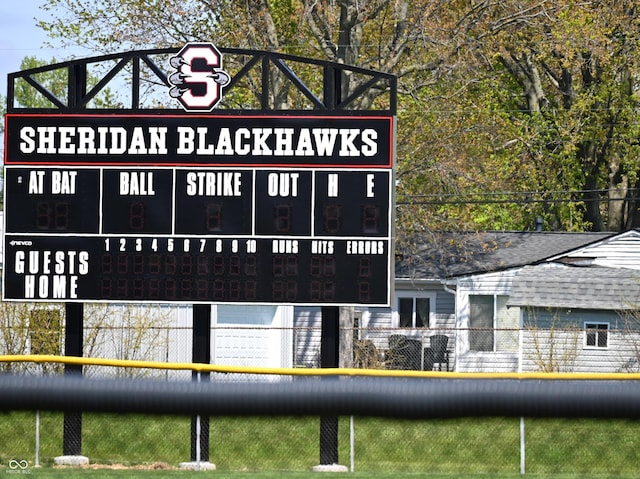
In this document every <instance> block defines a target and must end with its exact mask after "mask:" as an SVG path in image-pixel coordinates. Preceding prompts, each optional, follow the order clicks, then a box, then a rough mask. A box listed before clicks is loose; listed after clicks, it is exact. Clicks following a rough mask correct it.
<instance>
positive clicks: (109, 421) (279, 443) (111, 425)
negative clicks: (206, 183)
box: [0, 412, 640, 479]
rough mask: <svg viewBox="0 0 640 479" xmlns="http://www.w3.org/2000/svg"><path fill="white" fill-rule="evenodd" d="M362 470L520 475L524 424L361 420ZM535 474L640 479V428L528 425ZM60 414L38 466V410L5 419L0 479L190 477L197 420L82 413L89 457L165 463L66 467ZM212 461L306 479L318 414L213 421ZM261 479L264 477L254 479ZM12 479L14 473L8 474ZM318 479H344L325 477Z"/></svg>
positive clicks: (315, 454) (45, 420)
mask: <svg viewBox="0 0 640 479" xmlns="http://www.w3.org/2000/svg"><path fill="white" fill-rule="evenodd" d="M354 423H355V442H354V451H355V461H354V466H355V471H356V473H355V474H353V475H350V477H376V478H386V477H389V478H391V477H425V476H426V475H427V474H428V476H429V477H431V478H433V477H435V478H439V477H442V478H445V477H446V478H452V477H464V478H467V477H468V478H472V477H487V475H490V476H491V477H501V478H505V479H508V478H511V477H514V478H515V477H521V476H520V475H519V470H520V469H519V468H520V422H519V420H518V419H512V418H492V419H456V420H442V421H407V420H387V419H372V418H355V422H354ZM525 425H526V435H525V438H526V472H527V475H529V476H530V477H545V478H556V477H557V478H577V477H581V478H582V477H594V478H595V477H597V478H598V479H602V478H608V477H617V478H624V477H638V475H639V473H640V448H638V444H639V442H640V434H639V433H640V427H639V426H640V423H638V422H634V421H617V420H616V421H596V420H562V419H553V420H552V419H527V420H526V421H525ZM62 431H63V421H62V415H61V414H57V413H43V414H41V417H40V464H41V465H42V467H41V468H36V467H35V466H34V458H35V414H33V413H22V412H21V413H9V414H0V478H4V477H8V476H10V474H12V473H13V474H17V471H12V470H10V469H9V467H8V464H9V461H11V460H12V459H13V460H27V461H29V463H30V464H29V467H28V472H29V474H30V475H31V476H32V477H53V478H56V477H62V475H63V474H64V477H65V479H72V478H75V477H96V478H98V477H100V478H101V477H131V478H137V477H140V478H143V477H154V478H159V477H186V475H187V474H193V472H190V471H180V470H176V468H177V467H178V465H179V464H180V463H181V462H185V461H189V459H190V419H189V418H185V417H165V416H162V417H156V416H121V415H97V414H86V415H84V416H83V438H82V452H83V454H84V455H86V456H88V457H89V459H90V461H91V463H92V465H97V464H100V465H111V466H112V467H113V466H115V465H118V466H124V467H127V468H131V467H140V466H141V465H142V466H146V467H164V469H161V470H138V469H127V470H111V469H98V470H85V469H82V470H74V469H64V470H60V469H57V468H53V458H54V457H55V456H59V455H61V454H62ZM210 442H211V447H210V451H211V456H210V460H211V462H213V463H215V464H216V467H217V470H216V471H215V472H200V473H199V474H203V475H206V476H209V475H212V474H215V475H216V476H218V477H224V478H235V477H238V478H240V477H247V476H248V475H249V474H251V475H252V477H264V478H272V477H285V478H298V477H309V474H310V471H311V468H312V467H313V466H314V465H317V464H318V462H319V420H318V419H317V418H211V437H210ZM349 446H350V437H349V419H348V418H341V420H340V432H339V458H340V463H341V464H343V465H346V466H349V465H350V453H349V451H350V448H349ZM257 473H259V474H257ZM10 477H15V476H10ZM321 477H327V478H330V477H344V474H333V473H322V474H321Z"/></svg>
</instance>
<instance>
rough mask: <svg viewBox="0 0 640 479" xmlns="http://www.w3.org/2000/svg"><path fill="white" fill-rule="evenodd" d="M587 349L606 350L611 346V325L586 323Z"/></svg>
mask: <svg viewBox="0 0 640 479" xmlns="http://www.w3.org/2000/svg"><path fill="white" fill-rule="evenodd" d="M584 333H585V334H584V345H585V347H586V348H595V349H604V348H607V347H608V346H609V323H592V322H590V323H584Z"/></svg>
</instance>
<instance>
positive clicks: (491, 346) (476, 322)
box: [469, 295, 520, 351]
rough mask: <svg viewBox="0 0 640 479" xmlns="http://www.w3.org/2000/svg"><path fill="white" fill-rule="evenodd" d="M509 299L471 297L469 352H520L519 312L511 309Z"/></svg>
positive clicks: (504, 297)
mask: <svg viewBox="0 0 640 479" xmlns="http://www.w3.org/2000/svg"><path fill="white" fill-rule="evenodd" d="M507 299H508V297H507V296H500V295H470V296H469V349H470V350H471V351H517V350H518V327H519V317H520V316H519V310H518V308H507Z"/></svg>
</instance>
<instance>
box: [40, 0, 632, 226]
mask: <svg viewBox="0 0 640 479" xmlns="http://www.w3.org/2000/svg"><path fill="white" fill-rule="evenodd" d="M45 8H46V9H48V10H50V11H51V12H52V13H53V14H54V20H53V21H52V22H49V23H45V22H41V26H42V27H43V28H45V30H46V31H47V32H48V33H49V34H50V35H51V36H52V37H53V38H54V39H58V40H61V41H63V42H66V43H69V44H74V43H78V44H82V45H85V46H89V47H92V48H94V49H95V50H96V51H97V52H103V53H107V52H111V51H114V50H121V49H130V48H136V49H137V48H145V47H161V46H162V47H165V46H171V45H182V44H184V43H185V42H187V41H211V40H214V41H215V43H217V44H224V45H227V46H234V47H245V48H253V49H266V50H275V51H280V52H286V53H292V54H300V55H303V56H314V57H320V58H324V59H328V60H331V61H335V62H340V63H346V64H349V65H354V66H359V67H365V68H371V69H375V70H379V71H382V72H388V73H394V74H396V75H397V76H398V78H399V123H398V142H397V143H398V147H397V154H398V155H397V157H398V162H397V164H398V174H397V178H398V180H399V182H398V199H399V204H400V206H401V207H400V208H399V214H398V221H399V224H400V225H401V226H402V229H407V230H424V229H425V228H427V229H435V228H438V229H441V228H446V229H452V228H454V227H458V228H464V229H468V228H474V229H475V228H477V229H526V228H529V227H531V226H532V225H533V220H534V219H535V218H536V217H543V218H544V219H545V221H546V222H547V223H548V224H549V225H550V226H551V227H552V228H553V229H558V230H583V229H593V230H602V229H608V230H619V229H625V228H628V227H632V226H635V225H637V224H638V222H639V221H640V218H638V212H637V206H636V202H637V194H638V187H640V184H638V181H639V180H638V178H637V175H636V173H635V172H636V170H637V167H638V165H637V161H638V158H637V157H638V145H637V144H636V143H637V142H636V141H635V140H634V138H637V136H638V135H637V132H636V130H637V127H638V125H637V122H635V121H634V119H633V112H634V111H635V109H636V108H637V95H636V89H637V82H638V79H639V71H638V60H637V58H638V40H637V35H636V33H635V32H637V27H638V19H637V15H636V13H637V12H636V10H637V7H636V6H635V2H633V1H631V0H625V1H621V2H618V1H614V0H592V1H586V2H573V1H571V0H518V1H506V0H479V1H473V2H471V1H468V0H455V1H448V0H447V1H445V0H436V1H433V0H413V1H409V0H404V1H403V0H399V1H393V2H392V1H390V0H371V1H364V2H363V1H357V0H253V1H243V2H236V1H231V0H223V1H215V2H214V1H213V0H183V1H180V2H178V1H177V0H170V1H164V2H158V1H155V0H129V1H122V0H105V1H103V2H95V0H48V1H47V2H46V4H45ZM271 74H272V75H273V77H272V78H271V82H272V85H274V89H273V91H274V92H276V93H275V95H274V98H273V99H272V101H273V104H274V106H276V107H286V106H287V105H289V104H291V102H292V99H291V98H290V96H289V91H288V90H287V84H286V82H284V81H283V80H282V78H280V77H279V76H278V74H277V72H276V73H271ZM358 82H359V79H358V78H357V76H355V75H354V76H351V77H348V78H345V79H344V81H343V84H342V86H343V88H344V93H348V92H349V91H353V88H354V87H355V85H357V83H358ZM248 86H249V88H250V85H248ZM378 93H379V92H378V91H376V89H375V88H373V89H371V90H370V95H369V96H368V97H367V98H366V99H365V100H363V102H362V104H361V105H360V106H361V107H362V108H368V107H369V106H371V105H375V101H376V95H377V94H378ZM235 100H238V99H235ZM240 100H241V101H243V99H242V98H240ZM236 106H241V105H239V104H238V105H236Z"/></svg>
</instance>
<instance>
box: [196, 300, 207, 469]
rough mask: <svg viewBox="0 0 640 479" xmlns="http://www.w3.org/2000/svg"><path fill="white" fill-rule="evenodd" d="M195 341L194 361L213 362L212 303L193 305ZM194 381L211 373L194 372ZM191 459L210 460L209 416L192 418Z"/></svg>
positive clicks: (205, 377)
mask: <svg viewBox="0 0 640 479" xmlns="http://www.w3.org/2000/svg"><path fill="white" fill-rule="evenodd" d="M192 311H193V312H192V314H193V343H192V360H193V362H194V363H202V364H209V363H210V362H211V305H210V304H194V305H193V310H192ZM191 376H192V379H193V380H194V381H200V382H202V381H209V373H199V372H195V371H194V372H193V373H192V375H191ZM191 461H192V462H194V463H200V462H208V461H209V417H208V416H194V417H192V418H191Z"/></svg>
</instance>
